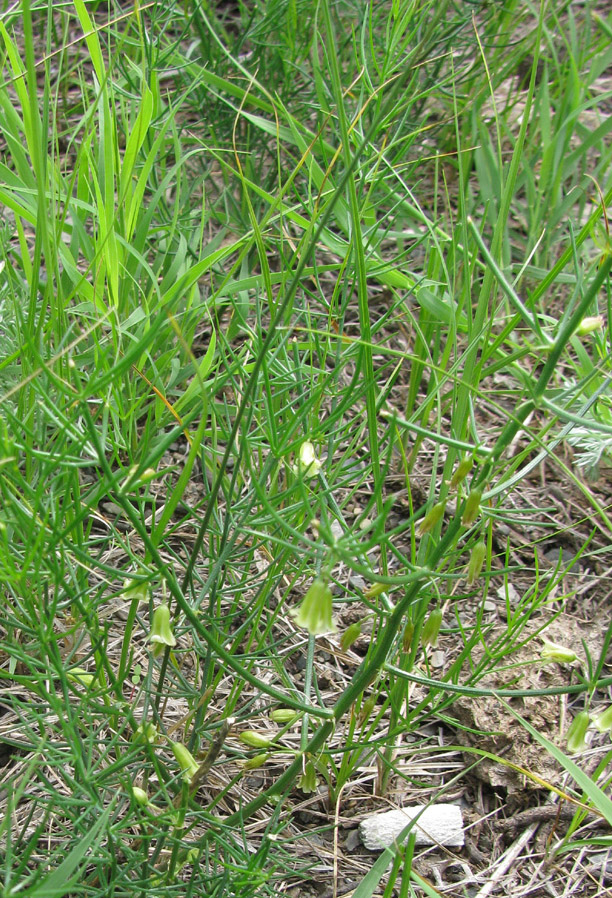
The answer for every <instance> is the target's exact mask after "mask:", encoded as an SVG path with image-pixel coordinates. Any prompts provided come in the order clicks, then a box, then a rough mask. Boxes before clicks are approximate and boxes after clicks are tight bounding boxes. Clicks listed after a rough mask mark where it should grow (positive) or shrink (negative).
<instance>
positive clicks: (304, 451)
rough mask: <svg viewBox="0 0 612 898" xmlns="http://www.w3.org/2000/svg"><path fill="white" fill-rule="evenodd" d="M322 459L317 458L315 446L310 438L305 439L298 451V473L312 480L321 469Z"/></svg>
mask: <svg viewBox="0 0 612 898" xmlns="http://www.w3.org/2000/svg"><path fill="white" fill-rule="evenodd" d="M321 464H322V463H321V461H320V459H318V458H317V454H316V452H315V447H314V446H313V444H312V443H311V442H310V440H305V441H304V442H303V443H302V445H301V446H300V449H299V452H298V461H297V465H296V468H295V470H296V473H297V474H301V475H302V477H305V478H306V479H308V480H310V479H311V478H312V477H316V476H317V474H318V473H319V471H320V470H321Z"/></svg>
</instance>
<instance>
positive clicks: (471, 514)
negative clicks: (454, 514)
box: [461, 490, 482, 527]
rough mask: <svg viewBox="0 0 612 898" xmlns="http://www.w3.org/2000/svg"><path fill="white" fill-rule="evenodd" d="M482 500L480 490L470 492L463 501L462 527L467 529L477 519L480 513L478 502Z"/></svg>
mask: <svg viewBox="0 0 612 898" xmlns="http://www.w3.org/2000/svg"><path fill="white" fill-rule="evenodd" d="M481 499H482V490H472V491H471V492H470V494H469V496H468V497H467V499H466V500H465V505H464V508H463V515H462V516H461V523H462V524H463V526H464V527H469V526H470V524H473V523H474V521H475V520H476V518H477V517H478V512H479V511H480V500H481Z"/></svg>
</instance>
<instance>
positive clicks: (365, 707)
mask: <svg viewBox="0 0 612 898" xmlns="http://www.w3.org/2000/svg"><path fill="white" fill-rule="evenodd" d="M375 707H376V696H375V695H370V696H368V698H366V700H365V701H364V702H363V703H362V705H361V708H360V709H359V718H358V722H359V723H360V724H364V723H365V722H366V721H367V720H369V718H370V716H371V714H372V711H373V710H374V708H375Z"/></svg>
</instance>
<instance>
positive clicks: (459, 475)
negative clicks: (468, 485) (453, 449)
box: [450, 457, 474, 490]
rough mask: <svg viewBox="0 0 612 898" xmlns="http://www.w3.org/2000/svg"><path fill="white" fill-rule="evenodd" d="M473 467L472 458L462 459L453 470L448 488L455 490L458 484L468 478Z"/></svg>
mask: <svg viewBox="0 0 612 898" xmlns="http://www.w3.org/2000/svg"><path fill="white" fill-rule="evenodd" d="M473 467H474V459H473V458H471V457H470V458H463V459H461V461H460V462H459V464H458V465H457V467H456V468H455V471H454V473H453V476H452V477H451V482H450V488H451V489H452V490H454V489H456V487H458V486H459V484H460V483H461V482H462V481H463V480H465V478H466V477H467V476H468V474H469V473H470V471H471V470H472V468H473Z"/></svg>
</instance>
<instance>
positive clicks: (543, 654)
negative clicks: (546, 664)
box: [540, 639, 578, 664]
mask: <svg viewBox="0 0 612 898" xmlns="http://www.w3.org/2000/svg"><path fill="white" fill-rule="evenodd" d="M542 642H543V643H544V645H543V646H542V649H541V651H540V658H541V659H542V661H556V662H557V664H572V662H574V661H576V660H577V658H578V656H577V655H576V652H575V651H574V650H573V649H568V648H566V647H565V646H564V645H559V643H558V642H549V640H548V639H542Z"/></svg>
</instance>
